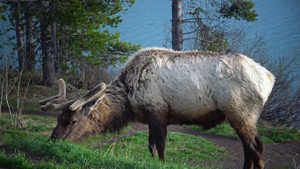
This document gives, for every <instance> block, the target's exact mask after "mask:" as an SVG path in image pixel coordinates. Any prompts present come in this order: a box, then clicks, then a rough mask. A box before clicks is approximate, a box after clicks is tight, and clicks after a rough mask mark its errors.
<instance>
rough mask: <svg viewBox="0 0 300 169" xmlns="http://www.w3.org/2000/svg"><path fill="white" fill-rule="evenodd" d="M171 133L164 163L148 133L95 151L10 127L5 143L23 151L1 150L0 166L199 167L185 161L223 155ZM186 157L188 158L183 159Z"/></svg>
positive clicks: (201, 141) (198, 141)
mask: <svg viewBox="0 0 300 169" xmlns="http://www.w3.org/2000/svg"><path fill="white" fill-rule="evenodd" d="M2 134H3V133H2ZM168 134H169V136H168V140H167V156H168V157H167V159H170V160H168V162H166V163H163V162H160V161H159V160H154V159H152V158H151V157H150V153H149V151H148V148H147V147H148V146H147V144H148V143H147V142H148V139H147V137H148V134H147V133H136V134H134V135H132V136H129V137H126V138H123V139H120V140H118V141H116V142H114V143H112V144H110V145H106V146H104V147H103V148H101V149H94V150H93V149H90V148H89V147H87V145H80V144H75V143H70V142H60V141H58V142H51V141H48V139H47V138H46V137H43V136H41V135H38V134H34V133H33V134H32V133H27V132H25V131H22V130H9V131H7V132H6V142H5V145H6V146H11V147H14V148H16V149H18V150H20V152H18V153H15V155H13V156H9V155H6V154H5V153H4V152H2V154H0V159H1V160H0V161H1V162H0V166H6V167H9V168H53V166H54V164H55V167H57V168H65V167H68V168H198V167H196V166H188V165H186V164H185V163H186V162H187V161H186V160H208V159H210V160H213V159H214V158H216V157H217V158H221V157H222V154H223V150H222V149H220V148H217V147H214V146H213V145H212V144H211V143H210V142H207V141H205V140H204V139H202V138H198V137H195V136H189V135H185V134H181V133H168ZM188 149H189V150H188ZM21 150H28V151H30V152H32V153H34V154H38V156H39V157H43V159H44V160H46V161H49V162H47V163H46V162H45V161H40V162H38V161H34V162H32V161H31V160H30V159H26V158H25V156H24V153H22V152H21ZM187 150H188V151H187ZM191 152H194V153H193V154H192V153H191ZM195 153H196V154H195ZM197 153H199V154H200V153H201V154H206V156H200V157H196V156H198V154H197ZM183 156H187V157H184V158H183ZM13 165H14V166H13ZM203 168H204V167H203Z"/></svg>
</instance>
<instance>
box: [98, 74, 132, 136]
mask: <svg viewBox="0 0 300 169" xmlns="http://www.w3.org/2000/svg"><path fill="white" fill-rule="evenodd" d="M105 95H106V104H107V105H108V106H109V107H110V112H109V113H108V114H107V115H108V119H109V122H108V123H107V124H106V125H105V127H104V130H103V132H115V131H120V130H121V129H122V128H124V127H125V126H127V125H128V122H130V121H135V116H134V113H133V112H132V109H131V105H130V103H129V101H128V98H127V95H128V93H127V85H126V84H125V83H124V82H123V81H122V79H120V76H119V77H117V78H115V79H114V80H113V81H112V83H111V84H110V85H109V86H108V87H107V89H106V90H105Z"/></svg>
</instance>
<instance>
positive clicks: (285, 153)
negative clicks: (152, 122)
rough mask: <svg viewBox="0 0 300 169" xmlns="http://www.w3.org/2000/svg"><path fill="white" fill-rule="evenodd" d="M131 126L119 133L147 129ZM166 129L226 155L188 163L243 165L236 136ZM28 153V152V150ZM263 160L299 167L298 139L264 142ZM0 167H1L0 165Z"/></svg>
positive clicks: (228, 168)
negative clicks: (198, 139)
mask: <svg viewBox="0 0 300 169" xmlns="http://www.w3.org/2000/svg"><path fill="white" fill-rule="evenodd" d="M24 113H25V114H31V115H42V116H49V117H53V118H56V117H57V114H55V113H49V112H42V113H41V112H38V111H26V112H24ZM130 125H131V128H130V130H129V131H128V133H125V134H124V135H120V136H119V137H120V138H121V137H125V136H128V135H131V134H134V133H136V132H139V131H148V126H147V125H144V124H140V123H131V124H130ZM168 131H172V132H181V133H186V134H191V135H195V136H201V137H203V138H205V139H207V140H208V141H211V142H212V143H213V144H214V145H216V146H218V147H221V148H223V149H225V150H226V151H227V153H228V157H226V158H223V159H219V160H217V161H213V162H209V161H196V162H191V163H188V164H190V165H204V166H218V165H222V166H223V168H225V169H239V168H242V167H243V161H244V157H243V148H242V143H241V142H240V140H239V139H237V138H232V137H227V136H217V135H214V134H203V133H202V132H196V131H193V130H190V129H189V128H188V127H187V126H178V125H170V126H168ZM0 149H5V150H6V152H8V153H9V152H10V151H11V152H10V153H14V150H13V149H11V148H9V147H0ZM28 153H30V152H28ZM28 156H30V159H31V160H33V161H34V160H37V161H38V160H39V159H40V157H38V156H37V155H35V154H32V153H31V154H28ZM264 161H265V168H266V169H300V141H299V140H298V141H292V142H288V143H276V144H265V152H264ZM0 169H1V167H0Z"/></svg>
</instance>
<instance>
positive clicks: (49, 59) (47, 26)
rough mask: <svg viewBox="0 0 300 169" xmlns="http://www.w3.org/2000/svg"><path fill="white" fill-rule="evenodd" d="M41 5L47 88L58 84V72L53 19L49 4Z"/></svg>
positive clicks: (44, 69) (43, 66) (43, 57)
mask: <svg viewBox="0 0 300 169" xmlns="http://www.w3.org/2000/svg"><path fill="white" fill-rule="evenodd" d="M41 5H42V6H43V7H44V10H43V11H42V16H41V22H40V26H41V46H42V68H43V79H44V82H45V84H46V85H47V86H51V85H53V84H54V83H55V82H56V72H55V55H54V53H53V39H52V38H53V37H52V36H51V17H50V16H49V12H48V10H49V2H46V1H41ZM50 14H51V13H50Z"/></svg>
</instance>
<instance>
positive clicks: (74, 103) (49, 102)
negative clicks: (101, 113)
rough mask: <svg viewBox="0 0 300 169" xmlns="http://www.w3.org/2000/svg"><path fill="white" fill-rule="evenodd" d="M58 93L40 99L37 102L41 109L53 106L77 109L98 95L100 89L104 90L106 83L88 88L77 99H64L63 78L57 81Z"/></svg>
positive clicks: (59, 108) (64, 87)
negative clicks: (86, 91)
mask: <svg viewBox="0 0 300 169" xmlns="http://www.w3.org/2000/svg"><path fill="white" fill-rule="evenodd" d="M57 84H58V89H59V93H58V95H56V96H52V97H49V98H47V99H44V100H41V101H40V102H39V103H40V105H41V110H43V111H47V110H50V109H51V108H53V109H54V110H65V109H70V110H71V111H75V110H77V109H78V108H79V107H81V106H83V105H84V104H86V103H87V102H89V101H91V100H92V99H94V98H95V97H96V96H98V95H100V94H101V93H102V91H104V90H105V88H106V85H105V84H104V83H100V84H99V85H98V86H96V87H95V88H93V89H92V90H90V91H89V92H88V93H86V94H85V95H84V96H82V97H80V98H79V99H77V100H69V101H68V100H67V99H66V83H65V81H64V80H63V79H59V80H58V81H57Z"/></svg>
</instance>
